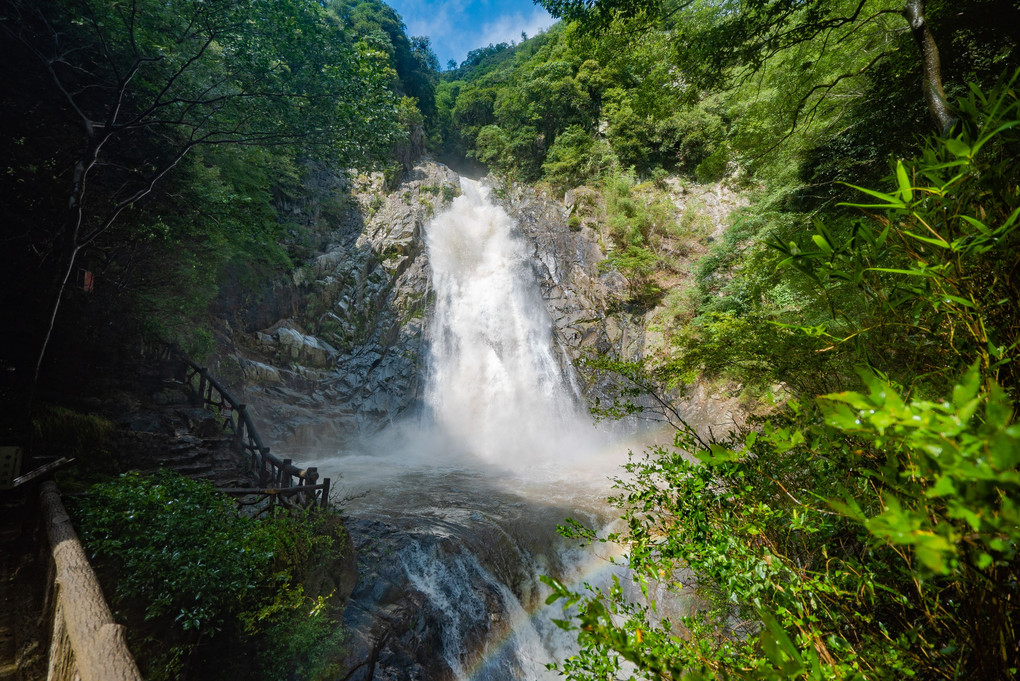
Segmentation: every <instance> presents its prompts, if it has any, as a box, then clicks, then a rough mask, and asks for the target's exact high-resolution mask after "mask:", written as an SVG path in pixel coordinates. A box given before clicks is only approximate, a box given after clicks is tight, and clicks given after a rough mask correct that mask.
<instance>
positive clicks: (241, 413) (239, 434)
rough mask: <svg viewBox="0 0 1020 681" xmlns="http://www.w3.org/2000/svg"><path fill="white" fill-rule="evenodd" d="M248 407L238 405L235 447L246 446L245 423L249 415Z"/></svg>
mask: <svg viewBox="0 0 1020 681" xmlns="http://www.w3.org/2000/svg"><path fill="white" fill-rule="evenodd" d="M247 409H248V405H246V404H239V405H237V427H236V428H235V429H234V446H235V447H238V448H239V447H241V446H243V444H244V422H245V416H246V415H247V411H246V410H247Z"/></svg>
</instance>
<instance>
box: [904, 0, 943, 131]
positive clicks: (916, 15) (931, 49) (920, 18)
mask: <svg viewBox="0 0 1020 681" xmlns="http://www.w3.org/2000/svg"><path fill="white" fill-rule="evenodd" d="M903 16H904V17H906V19H907V22H908V23H909V24H910V31H911V33H913V35H914V42H916V43H917V49H918V50H919V51H920V53H921V73H922V81H921V89H922V90H923V92H924V98H925V100H926V101H927V102H928V113H929V114H931V117H932V120H933V121H934V122H935V126H936V127H937V128H938V129H939V132H940V133H941V134H942V135H943V136H945V135H948V134H949V131H950V130H952V128H953V125H955V124H956V117H955V116H954V115H953V112H952V110H951V109H950V108H949V104H948V102H946V93H945V91H944V90H943V89H942V63H941V61H940V60H939V48H938V47H937V46H936V45H935V38H934V37H933V36H932V34H931V30H930V29H929V28H928V21H927V20H926V19H925V16H924V0H907V2H906V3H905V4H904V5H903Z"/></svg>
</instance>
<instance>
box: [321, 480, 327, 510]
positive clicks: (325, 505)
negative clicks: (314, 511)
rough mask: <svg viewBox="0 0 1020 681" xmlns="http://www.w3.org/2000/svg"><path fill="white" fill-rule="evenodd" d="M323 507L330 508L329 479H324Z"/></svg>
mask: <svg viewBox="0 0 1020 681" xmlns="http://www.w3.org/2000/svg"><path fill="white" fill-rule="evenodd" d="M322 507H323V508H329V478H323V479H322Z"/></svg>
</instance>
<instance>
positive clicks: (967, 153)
mask: <svg viewBox="0 0 1020 681" xmlns="http://www.w3.org/2000/svg"><path fill="white" fill-rule="evenodd" d="M943 143H944V144H945V145H946V149H948V150H949V153H951V154H952V155H953V156H957V157H966V158H970V157H971V156H972V154H973V152H972V150H971V148H970V145H969V144H967V143H966V142H964V141H963V140H962V139H959V138H954V137H950V138H949V139H946V140H943Z"/></svg>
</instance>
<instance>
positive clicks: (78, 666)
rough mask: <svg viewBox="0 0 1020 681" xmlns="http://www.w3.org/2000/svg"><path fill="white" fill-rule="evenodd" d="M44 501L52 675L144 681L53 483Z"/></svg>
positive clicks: (61, 680) (45, 488) (58, 679)
mask: <svg viewBox="0 0 1020 681" xmlns="http://www.w3.org/2000/svg"><path fill="white" fill-rule="evenodd" d="M40 501H41V505H42V511H43V522H44V524H45V526H46V535H47V536H48V537H49V542H50V554H51V556H52V559H53V562H52V564H51V571H52V572H51V574H52V575H53V577H52V581H51V587H52V588H51V589H50V590H49V596H48V598H47V610H49V609H50V608H52V611H53V633H52V637H51V643H50V661H49V673H48V675H47V678H48V679H50V680H54V681H65V680H67V681H70V680H71V679H81V681H142V675H141V673H140V672H139V671H138V665H137V664H136V663H135V660H134V658H133V657H132V656H131V653H130V651H129V650H128V647H127V644H126V643H125V641H124V627H123V626H122V625H119V624H117V623H115V622H114V621H113V615H112V614H111V613H110V607H109V606H108V605H107V604H106V600H105V599H104V598H103V591H102V589H101V588H100V587H99V580H98V579H96V575H95V573H94V572H93V571H92V566H91V565H90V564H89V561H88V558H87V557H86V555H85V550H84V549H83V548H82V545H81V542H79V541H78V535H76V534H75V532H74V528H73V527H72V525H71V519H70V518H69V517H68V515H67V511H66V510H65V509H64V504H63V503H62V502H61V501H60V492H59V491H58V490H57V486H56V484H55V483H54V482H53V481H51V480H47V481H46V482H44V483H43V484H42V488H41V492H40Z"/></svg>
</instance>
